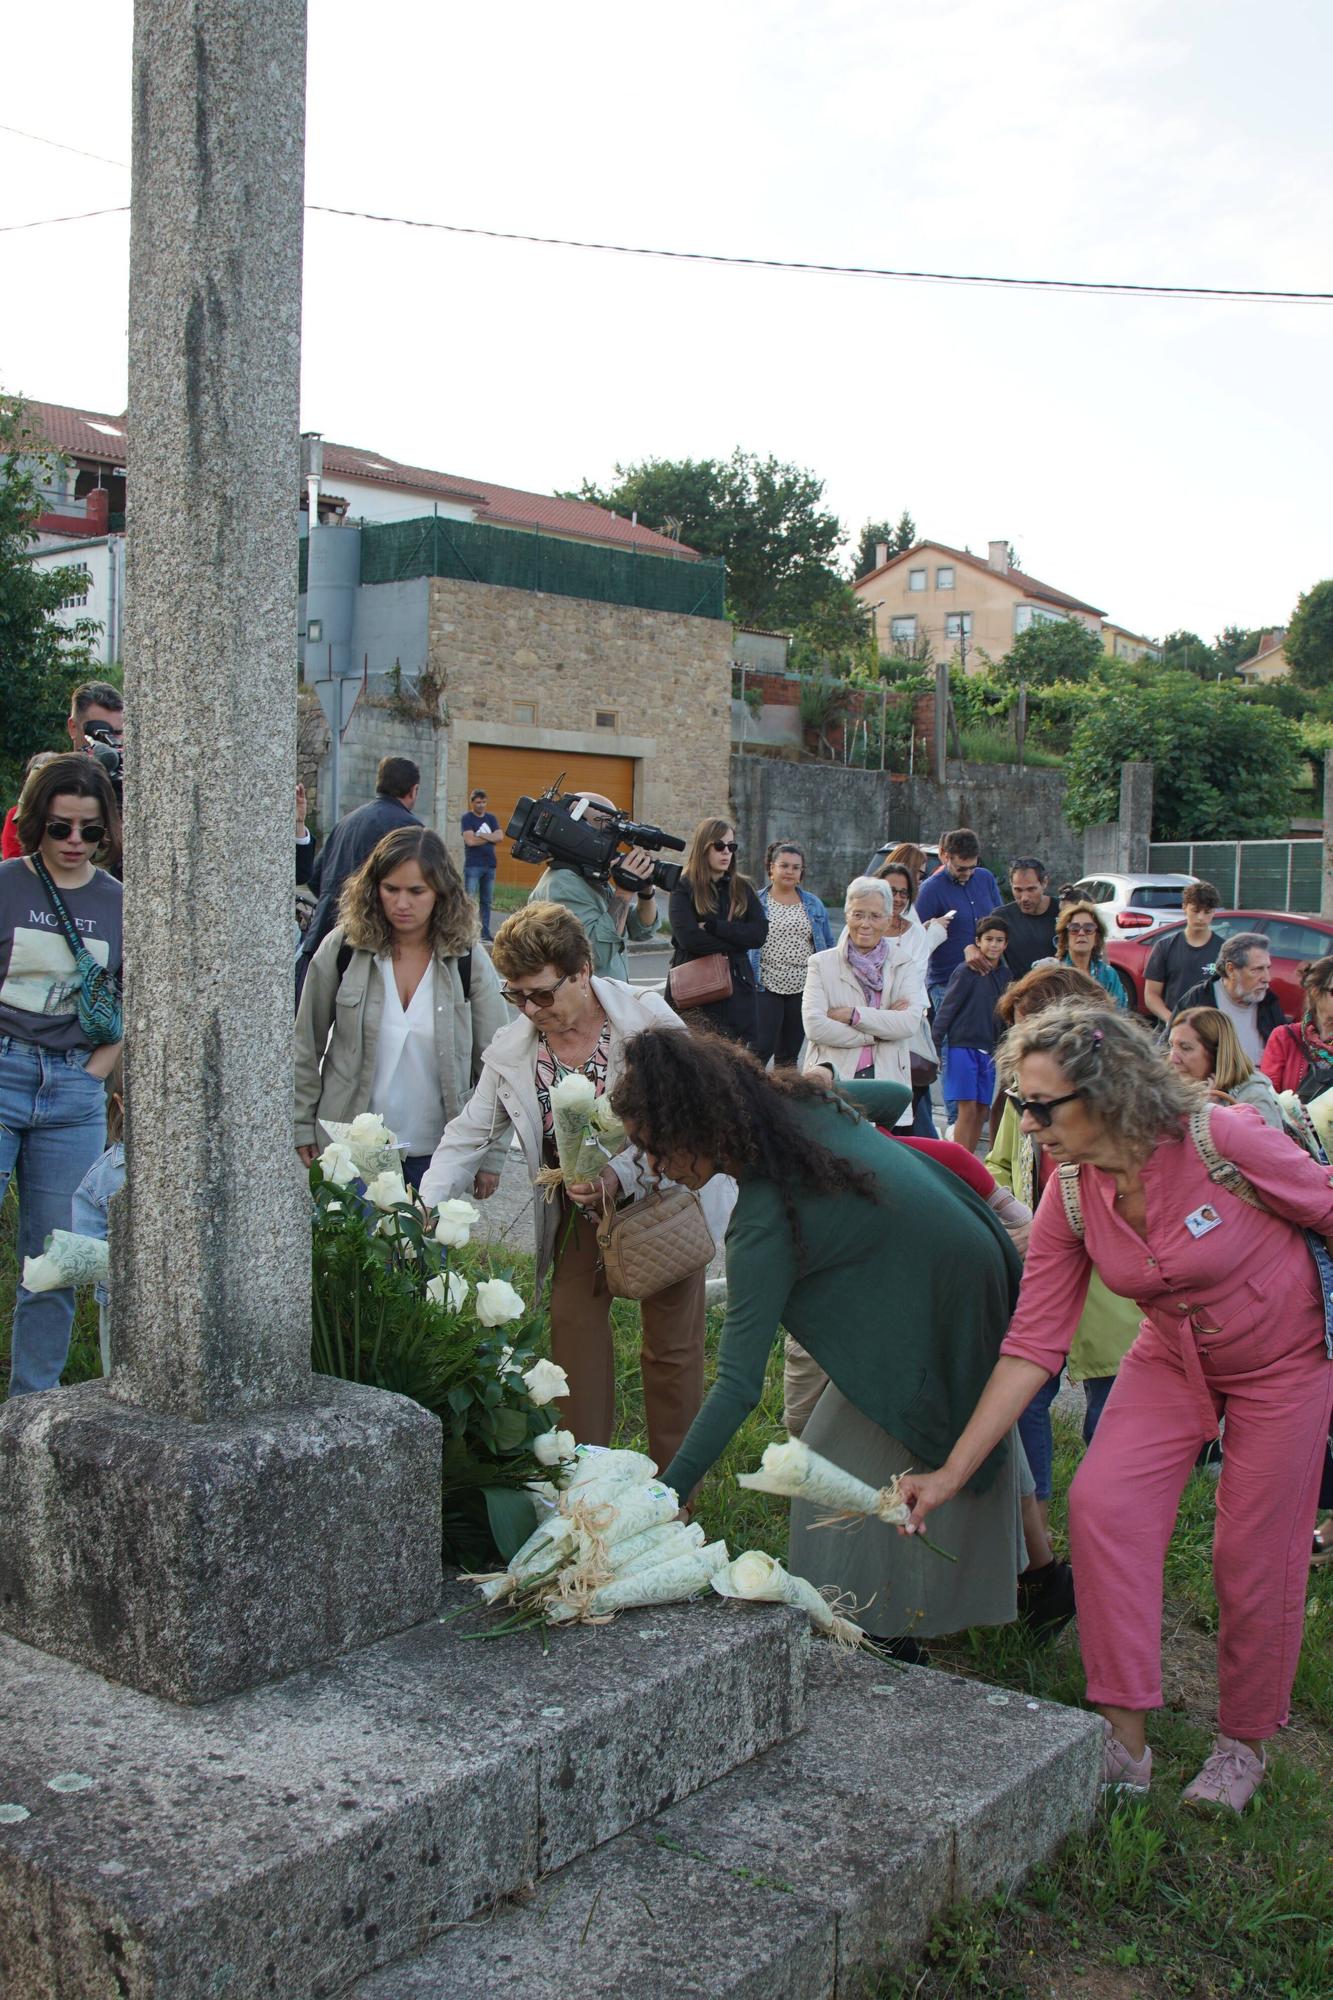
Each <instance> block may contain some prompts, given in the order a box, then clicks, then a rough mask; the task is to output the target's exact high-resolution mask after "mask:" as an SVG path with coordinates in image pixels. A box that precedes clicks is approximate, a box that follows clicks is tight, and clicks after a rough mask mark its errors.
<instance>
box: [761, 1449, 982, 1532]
mask: <svg viewBox="0 0 1333 2000" xmlns="http://www.w3.org/2000/svg"><path fill="white" fill-rule="evenodd" d="M736 1484H737V1485H738V1486H747V1487H749V1489H750V1490H751V1492H753V1493H778V1494H781V1495H782V1496H783V1497H784V1498H786V1499H789V1500H807V1501H810V1502H811V1503H812V1504H813V1505H814V1506H816V1507H830V1508H832V1509H833V1512H832V1513H831V1514H830V1515H829V1516H828V1517H827V1518H826V1519H825V1520H823V1521H818V1522H816V1524H815V1525H816V1527H820V1528H830V1527H837V1526H839V1525H840V1524H841V1523H843V1522H845V1521H848V1520H850V1519H852V1518H853V1517H855V1516H856V1515H858V1514H866V1515H870V1516H871V1517H872V1518H873V1519H874V1520H876V1521H883V1522H884V1523H885V1525H886V1526H887V1527H901V1526H902V1525H903V1524H904V1523H905V1522H906V1521H907V1519H908V1518H909V1516H910V1514H911V1509H910V1507H908V1506H907V1504H906V1503H905V1501H904V1500H903V1499H902V1497H901V1495H900V1493H899V1490H898V1488H899V1482H898V1480H897V1479H896V1478H894V1479H891V1480H890V1481H889V1483H888V1485H887V1486H879V1487H875V1486H868V1485H867V1484H866V1482H865V1480H864V1479H858V1478H857V1477H856V1475H855V1473H852V1472H844V1471H843V1469H842V1467H841V1466H840V1465H835V1464H834V1463H833V1461H832V1459H828V1458H821V1456H820V1454H819V1453H818V1452H817V1451H811V1449H810V1447H809V1445H808V1444H802V1443H801V1440H800V1439H799V1438H789V1439H788V1440H787V1442H786V1443H785V1444H770V1445H768V1446H766V1448H765V1450H764V1455H763V1457H762V1458H761V1459H760V1461H759V1470H758V1472H738V1473H737V1475H736ZM917 1540H918V1541H919V1542H921V1544H922V1546H923V1547H925V1548H928V1549H931V1550H933V1551H934V1553H935V1554H936V1555H938V1556H943V1557H944V1558H945V1560H946V1561H947V1562H957V1560H958V1558H957V1556H954V1555H950V1554H949V1552H948V1550H947V1549H941V1548H937V1547H936V1545H935V1543H934V1542H928V1541H927V1540H926V1538H925V1536H924V1535H918V1536H917Z"/></svg>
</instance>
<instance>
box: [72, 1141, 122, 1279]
mask: <svg viewBox="0 0 1333 2000" xmlns="http://www.w3.org/2000/svg"><path fill="white" fill-rule="evenodd" d="M124 1185H125V1148H124V1146H123V1145H122V1144H121V1143H120V1141H119V1140H117V1141H116V1143H115V1145H114V1146H108V1147H107V1149H106V1151H105V1152H104V1153H103V1154H102V1155H101V1156H100V1157H99V1158H98V1159H96V1160H94V1161H93V1163H92V1165H91V1166H90V1167H89V1169H88V1171H87V1173H86V1174H85V1175H84V1177H83V1179H82V1180H81V1181H80V1182H79V1185H78V1186H77V1187H76V1188H75V1190H74V1199H73V1201H72V1203H71V1205H70V1222H69V1226H70V1228H71V1229H72V1230H73V1232H74V1234H75V1235H76V1236H96V1237H97V1238H99V1240H100V1241H101V1242H103V1243H105V1242H106V1235H107V1210H108V1208H109V1207H110V1203H111V1197H112V1195H113V1194H119V1193H120V1190H121V1189H122V1188H123V1187H124ZM93 1296H94V1298H95V1299H96V1300H97V1303H98V1305H99V1306H104V1305H105V1304H106V1303H107V1301H108V1299H109V1298H110V1296H111V1294H110V1292H109V1291H108V1290H107V1287H106V1283H105V1281H104V1280H101V1279H99V1280H98V1282H97V1284H96V1285H95V1286H94V1287H93Z"/></svg>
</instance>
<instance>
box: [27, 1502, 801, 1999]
mask: <svg viewBox="0 0 1333 2000" xmlns="http://www.w3.org/2000/svg"><path fill="white" fill-rule="evenodd" d="M345 1511H346V1512H347V1513H349V1514H350V1513H353V1512H354V1511H355V1509H354V1508H353V1507H351V1506H350V1505H349V1507H348V1508H347V1509H346V1510H345ZM446 1602H447V1604H448V1605H449V1606H450V1608H452V1607H454V1606H457V1605H459V1604H463V1605H466V1606H468V1607H469V1608H470V1607H471V1605H473V1604H474V1603H475V1597H474V1595H473V1594H472V1593H471V1592H470V1591H469V1592H468V1593H467V1594H466V1595H464V1594H463V1593H462V1592H461V1591H454V1592H452V1593H451V1595H450V1597H449V1598H448V1599H447V1600H446ZM494 1622H495V1620H494V1619H493V1618H491V1619H485V1618H482V1617H480V1616H478V1615H476V1614H475V1613H474V1614H473V1615H471V1616H469V1617H468V1618H467V1619H466V1620H465V1622H464V1623H463V1625H461V1626H460V1624H459V1623H457V1622H455V1621H454V1620H453V1619H440V1618H438V1617H432V1618H431V1620H430V1621H429V1622H428V1623H427V1624H424V1625H419V1626H417V1627H416V1628H415V1629H414V1630H413V1631H411V1632H406V1633H403V1634H400V1635H399V1636H398V1637H397V1638H393V1639H386V1640H384V1641H382V1642H381V1643H380V1644H379V1645H375V1646H368V1647H363V1648H362V1649H361V1650H360V1651H359V1652H356V1653H351V1654H348V1655H347V1656H346V1657H345V1658H343V1659H340V1660H335V1661H333V1662H331V1663H330V1664H328V1665H327V1666H322V1667H319V1668H316V1669H313V1670H311V1671H309V1672H306V1673H300V1674H296V1675H293V1676H292V1677H290V1678H289V1679H287V1680H285V1681H281V1682H279V1683H278V1684H277V1685H275V1686H269V1687H262V1688H256V1689H253V1690H252V1691H251V1692H250V1693H248V1694H242V1695H236V1696H233V1697H232V1698H231V1699H229V1700H227V1701H222V1702H219V1703H217V1704H216V1705H214V1706H213V1707H210V1708H180V1707H176V1706H173V1705H171V1704H169V1703H167V1702H164V1701H160V1700H157V1699H155V1698H154V1697H152V1696H151V1695H144V1694H137V1693H134V1692H132V1691H131V1690H129V1689H126V1688H120V1687H115V1686H112V1685H111V1684H110V1683H108V1682H107V1681H105V1680H103V1679H101V1678H100V1676H98V1675H96V1674H92V1673H89V1672H88V1671H87V1670H86V1669H85V1668H82V1667H78V1666H74V1665H71V1664H70V1663H69V1662H67V1661H64V1660H53V1659H51V1658H50V1657H49V1656H48V1655H44V1654H41V1653H37V1652H34V1651H33V1650H31V1649H30V1648H28V1647H25V1646H21V1645H18V1644H16V1643H15V1642H14V1641H13V1640H12V1639H0V1991H3V1992H4V1993H5V1995H9V1994H11V1993H12V1994H13V1995H14V1996H15V2000H17V1996H18V1995H20V1994H22V1996H23V2000H74V1996H76V1995H77V2000H104V1996H105V2000H260V1996H263V2000H296V1996H304V2000H313V1996H321V1995H329V1994H335V1993H340V1992H343V1991H344V1990H346V1988H347V1987H349V1986H350V1985H351V1984H352V1982H353V1981H355V1980H356V1979H357V1978H359V1977H360V1976H362V1975H364V1974H366V1973H368V1972H369V1971H371V1969H372V1968H374V1967H376V1966H381V1965H391V1964H393V1962H394V1961H397V1960H401V1959H405V1958H411V1957H412V1956H414V1955H415V1954H418V1953H420V1952H421V1951H423V1950H424V1949H425V1947H426V1946H427V1945H428V1944H429V1943H430V1941H431V1939H432V1938H433V1937H435V1936H436V1935H437V1934H438V1933H439V1932H441V1931H442V1930H444V1929H446V1928H447V1927H448V1926H449V1925H452V1924H458V1923H462V1922H466V1920H467V1919H468V1918H471V1917H473V1916H474V1915H475V1914H476V1913H477V1912H479V1911H490V1910H491V1909H492V1907H493V1906H494V1905H495V1903H496V1902H497V1900H498V1899H500V1898H502V1897H505V1896H508V1895H513V1894H516V1893H519V1892H521V1891H522V1890H524V1889H525V1888H526V1886H527V1885H528V1884H530V1883H531V1882H532V1881H533V1879H534V1878H536V1877H538V1876H541V1875H543V1874H545V1873H547V1872H548V1871H550V1870H554V1869H559V1868H563V1867H565V1866H567V1865H568V1864H569V1863H570V1862H572V1861H575V1860H576V1859H577V1858H578V1857H579V1856H580V1855H582V1854H586V1853H587V1852H588V1851H589V1850H590V1849H592V1848H595V1847H598V1846H599V1845H601V1844H602V1843H603V1842H606V1841H612V1840H614V1839H615V1837H616V1836H617V1835H620V1834H623V1833H624V1832H625V1830H626V1829H627V1828H629V1827H632V1826H634V1825H636V1824H637V1823H638V1822H640V1821H642V1820H644V1819H646V1818H648V1817H649V1816H651V1815H652V1814H654V1813H656V1812H659V1811H661V1810H662V1809H664V1808H665V1807H668V1806H670V1805H672V1804H673V1803H674V1802H675V1801H676V1800H678V1799H682V1798H684V1797H686V1796H687V1795H688V1794H689V1793H691V1792H693V1791H695V1790H697V1788H698V1787H699V1786H701V1785H706V1784H708V1783H709V1782H710V1781H711V1780H713V1779H716V1778H720V1777H723V1776H724V1775H725V1773H727V1772H728V1771H731V1770H732V1769H734V1768H735V1767H736V1766H737V1765H744V1764H745V1763H746V1762H747V1760H748V1759H750V1758H753V1757H754V1756H755V1755H756V1753H757V1752H759V1751H762V1750H765V1749H767V1748H769V1747H770V1746H771V1745H773V1744H775V1743H777V1742H780V1741H781V1740H782V1739H784V1738H786V1737H787V1736H789V1735H790V1734H791V1733H792V1732H793V1731H794V1730H797V1729H799V1728H800V1726H801V1724H802V1722H803V1720H804V1714H805V1678H806V1664H807V1656H808V1652H809V1645H810V1641H809V1637H808V1633H807V1629H806V1623H805V1620H804V1618H802V1617H801V1616H799V1615H798V1614H796V1613H795V1612H790V1611H786V1610H784V1609H782V1608H781V1607H779V1606H765V1607H764V1609H763V1610H762V1611H758V1612H756V1611H755V1610H754V1609H753V1608H752V1607H749V1606H746V1607H740V1606H731V1605H727V1604H724V1603H723V1602H722V1601H721V1600H720V1599H717V1598H713V1599H710V1600H709V1601H708V1602H706V1603H702V1604H692V1605H680V1606H671V1607H667V1608H664V1609H662V1610H661V1611H652V1612H640V1613H636V1614H634V1615H632V1616H630V1617H626V1618H622V1619H619V1620H617V1621H616V1623H615V1624H613V1625H608V1626H600V1627H583V1628H580V1629H577V1630H570V1631H565V1632H557V1633H554V1634H552V1635H551V1638H550V1642H549V1650H547V1651H543V1648H542V1644H541V1641H540V1639H539V1637H538V1636H537V1635H536V1634H535V1633H532V1632H520V1633H514V1634H510V1635H507V1636H505V1637H502V1638H498V1639H495V1640H493V1641H490V1642H486V1643H483V1642H481V1641H479V1640H469V1639H467V1638H465V1637H464V1636H463V1633H464V1632H465V1631H466V1632H476V1631H478V1630H488V1629H490V1627H491V1625H493V1624H494ZM25 1813H26V1815H27V1816H26V1817H23V1816H22V1815H23V1814H25ZM567 1990H568V1991H571V1992H572V1991H577V1990H578V1988H577V1982H575V1983H574V1984H572V1985H571V1986H570V1987H569V1988H568V1989H567ZM697 1990H700V1989H696V1991H697Z"/></svg>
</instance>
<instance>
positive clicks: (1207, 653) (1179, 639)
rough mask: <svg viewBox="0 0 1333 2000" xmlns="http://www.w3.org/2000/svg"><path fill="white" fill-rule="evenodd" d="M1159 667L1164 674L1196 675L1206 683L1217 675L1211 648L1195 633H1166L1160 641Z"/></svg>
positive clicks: (1215, 662)
mask: <svg viewBox="0 0 1333 2000" xmlns="http://www.w3.org/2000/svg"><path fill="white" fill-rule="evenodd" d="M1161 667H1162V671H1163V672H1164V673H1172V674H1197V675H1198V677H1199V679H1200V680H1208V681H1210V680H1213V679H1215V677H1216V675H1217V673H1218V665H1217V660H1216V658H1215V657H1214V654H1213V649H1212V647H1211V646H1209V645H1207V644H1206V643H1205V641H1204V640H1202V639H1201V638H1200V637H1199V635H1198V633H1197V632H1168V633H1167V635H1166V637H1165V639H1163V641H1162V658H1161Z"/></svg>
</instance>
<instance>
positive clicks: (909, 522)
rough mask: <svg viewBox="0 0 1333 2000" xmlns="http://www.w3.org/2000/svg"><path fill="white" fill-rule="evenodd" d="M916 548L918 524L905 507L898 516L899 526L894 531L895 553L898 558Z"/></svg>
mask: <svg viewBox="0 0 1333 2000" xmlns="http://www.w3.org/2000/svg"><path fill="white" fill-rule="evenodd" d="M915 547H916V522H915V521H914V520H913V519H912V517H911V515H910V514H909V513H908V511H907V509H906V507H904V508H903V511H902V513H901V514H900V515H899V516H898V525H897V527H896V528H895V529H894V531H893V553H894V554H895V555H896V556H902V555H906V553H907V551H908V549H914V548H915Z"/></svg>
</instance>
